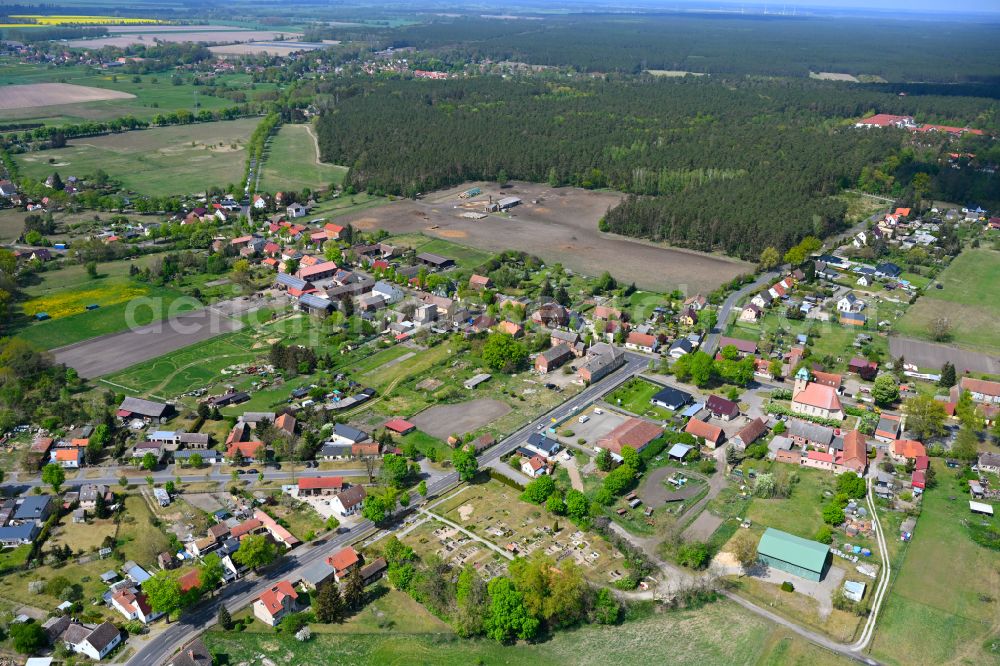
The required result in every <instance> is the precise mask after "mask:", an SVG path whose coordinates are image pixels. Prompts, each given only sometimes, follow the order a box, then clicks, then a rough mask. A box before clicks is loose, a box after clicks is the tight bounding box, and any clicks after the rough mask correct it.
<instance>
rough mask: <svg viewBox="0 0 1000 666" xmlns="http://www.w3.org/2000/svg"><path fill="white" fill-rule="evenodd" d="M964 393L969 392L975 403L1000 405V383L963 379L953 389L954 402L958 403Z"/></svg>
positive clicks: (952, 398)
mask: <svg viewBox="0 0 1000 666" xmlns="http://www.w3.org/2000/svg"><path fill="white" fill-rule="evenodd" d="M963 391H968V392H969V397H970V398H972V401H973V402H979V403H985V404H994V405H1000V382H992V381H988V380H985V379H974V378H972V377H962V378H961V379H959V380H958V384H956V385H955V386H953V387H952V388H951V396H950V397H951V400H952V402H958V400H959V398H960V397H961V396H962V392H963Z"/></svg>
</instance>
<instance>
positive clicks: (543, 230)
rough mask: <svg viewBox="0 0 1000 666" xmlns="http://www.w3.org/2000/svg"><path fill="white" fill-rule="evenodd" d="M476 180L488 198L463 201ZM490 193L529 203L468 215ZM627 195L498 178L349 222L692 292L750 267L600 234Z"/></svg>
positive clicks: (479, 207) (352, 217)
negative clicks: (499, 182)
mask: <svg viewBox="0 0 1000 666" xmlns="http://www.w3.org/2000/svg"><path fill="white" fill-rule="evenodd" d="M473 185H475V186H478V187H480V188H481V189H482V194H481V195H479V196H476V197H474V198H472V199H461V198H459V196H458V195H459V194H460V193H461V192H463V191H465V190H466V189H468V188H470V187H472V186H473ZM490 196H492V197H493V200H494V201H496V200H497V199H499V198H502V197H510V196H516V197H519V198H520V199H521V200H522V203H521V205H519V206H516V207H515V208H513V209H511V211H510V212H509V213H503V214H491V215H489V216H487V217H485V218H483V219H479V220H476V219H469V218H466V217H461V215H462V214H463V213H476V212H482V211H483V209H484V207H485V204H486V203H487V202H488V198H489V197H490ZM621 197H622V195H620V194H617V193H611V192H591V191H587V190H579V189H574V188H550V187H548V186H547V185H539V184H531V183H515V184H513V185H512V186H511V187H509V188H505V189H502V190H501V189H499V188H498V187H497V186H496V184H495V183H468V184H466V185H463V186H461V187H457V188H453V189H451V190H445V191H442V192H434V193H432V194H430V195H428V196H427V197H426V198H424V199H421V200H419V201H410V200H400V201H396V202H393V203H391V204H388V205H385V206H381V207H378V208H374V209H368V210H365V211H361V212H358V213H354V214H351V215H347V216H344V218H343V219H345V220H348V221H350V222H351V223H352V224H353V225H354V227H355V228H357V229H361V230H366V229H385V230H387V231H389V232H393V233H410V232H422V233H424V234H426V235H427V236H431V237H437V238H443V239H446V240H450V241H454V242H456V243H459V244H462V245H468V246H470V247H475V248H479V249H484V250H490V251H501V250H509V249H513V250H521V251H524V252H531V253H532V254H535V255H537V256H539V257H541V258H542V259H544V260H545V261H549V262H560V263H562V264H563V265H564V266H566V267H567V268H570V269H572V270H574V271H577V272H580V273H584V274H586V275H600V274H601V273H602V272H603V271H605V270H608V271H611V273H612V275H614V276H615V277H616V278H617V279H618V280H620V281H623V282H635V283H636V285H637V286H639V287H640V288H644V289H652V290H658V291H662V290H667V289H675V288H679V289H681V290H682V291H685V292H688V293H698V292H701V293H707V292H709V291H711V290H712V289H714V288H715V287H717V286H719V285H720V284H722V283H723V282H726V281H728V280H730V279H732V278H733V277H735V276H736V275H739V274H740V273H744V272H746V271H748V270H749V269H750V268H751V267H750V265H749V264H746V263H743V262H740V261H736V260H733V259H729V258H726V257H718V256H713V255H706V254H701V253H697V252H688V251H685V250H679V249H675V248H669V247H665V246H659V245H653V244H650V243H644V242H642V241H638V240H633V239H628V238H624V237H621V236H616V235H613V234H603V233H601V232H600V231H598V229H597V223H598V221H599V220H600V218H601V216H602V215H604V213H605V212H606V211H607V210H608V209H609V208H611V207H612V206H614V205H616V204H617V203H618V202H619V201H620V200H621ZM534 202H537V203H534Z"/></svg>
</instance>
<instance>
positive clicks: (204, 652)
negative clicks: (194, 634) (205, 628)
mask: <svg viewBox="0 0 1000 666" xmlns="http://www.w3.org/2000/svg"><path fill="white" fill-rule="evenodd" d="M163 666H212V654H211V653H210V652H209V651H208V648H207V647H205V644H204V643H203V642H202V640H201V639H200V638H196V639H194V640H193V641H191V642H189V643H186V644H185V645H184V647H182V648H181V649H180V651H179V652H178V653H177V654H175V655H174V656H173V657H171V658H170V659H168V660H167V661H166V662H165V663H164V665H163Z"/></svg>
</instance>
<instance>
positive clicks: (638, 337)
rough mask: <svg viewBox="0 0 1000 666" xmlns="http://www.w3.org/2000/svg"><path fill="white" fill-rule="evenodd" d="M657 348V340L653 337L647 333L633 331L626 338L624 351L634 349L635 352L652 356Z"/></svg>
mask: <svg viewBox="0 0 1000 666" xmlns="http://www.w3.org/2000/svg"><path fill="white" fill-rule="evenodd" d="M659 347H660V342H659V340H657V339H656V336H655V335H650V334H649V333H639V332H637V331H633V332H631V333H629V334H628V338H626V340H625V348H626V349H634V350H636V351H641V352H646V353H647V354H652V353H653V352H655V351H656V350H657V349H658V348H659Z"/></svg>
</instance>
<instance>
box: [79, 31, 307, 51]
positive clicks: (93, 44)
mask: <svg viewBox="0 0 1000 666" xmlns="http://www.w3.org/2000/svg"><path fill="white" fill-rule="evenodd" d="M199 28H200V26H199ZM116 32H119V31H117V30H116ZM301 36H302V35H300V34H296V33H288V32H280V31H274V30H234V29H232V28H228V29H226V30H195V31H190V32H173V31H162V30H158V29H156V28H152V29H150V28H148V27H147V29H146V30H144V31H142V32H130V33H129V34H127V35H117V36H108V37H98V38H97V39H72V40H70V41H69V42H67V45H68V46H71V47H73V48H82V49H100V48H104V47H105V46H117V47H119V48H124V47H126V46H131V45H132V44H148V45H152V44H154V43H155V42H157V41H160V42H202V43H219V44H229V43H236V42H253V41H271V40H275V39H298V38H299V37H301Z"/></svg>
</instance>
